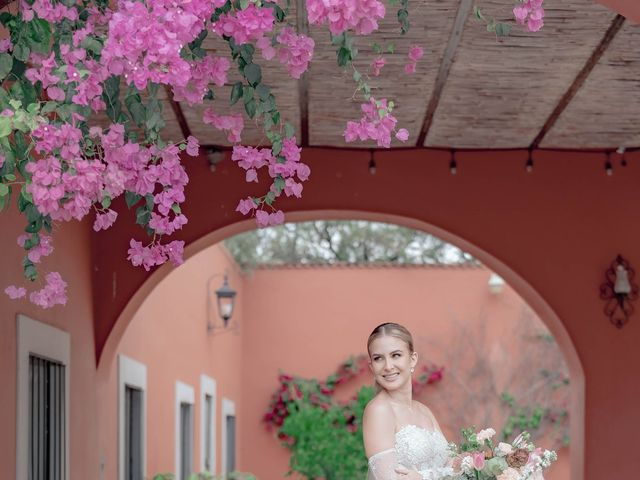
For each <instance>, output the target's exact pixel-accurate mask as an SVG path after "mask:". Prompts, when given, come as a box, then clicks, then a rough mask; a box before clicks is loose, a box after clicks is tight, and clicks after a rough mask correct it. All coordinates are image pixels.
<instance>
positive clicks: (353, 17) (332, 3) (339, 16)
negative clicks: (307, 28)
mask: <svg viewBox="0 0 640 480" xmlns="http://www.w3.org/2000/svg"><path fill="white" fill-rule="evenodd" d="M307 16H308V19H309V23H311V24H313V25H321V24H323V23H325V22H327V23H328V24H329V31H330V32H331V33H332V34H333V35H340V34H341V33H343V32H345V31H346V30H349V29H351V30H354V31H355V32H356V33H357V34H358V35H369V34H370V33H371V32H373V31H374V30H377V29H378V20H380V19H382V18H384V16H385V8H384V5H383V4H382V3H381V2H379V1H378V0H346V1H345V0H307Z"/></svg>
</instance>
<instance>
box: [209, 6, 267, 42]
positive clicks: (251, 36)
mask: <svg viewBox="0 0 640 480" xmlns="http://www.w3.org/2000/svg"><path fill="white" fill-rule="evenodd" d="M274 22H275V18H274V17H273V9H272V8H268V7H257V6H256V5H255V4H253V3H250V4H249V5H248V6H247V8H245V9H244V10H240V11H238V12H235V14H234V13H231V12H229V13H225V14H223V15H221V16H220V18H219V19H218V21H216V22H214V23H213V24H212V25H211V28H212V29H213V31H214V32H215V33H217V34H218V35H220V36H221V37H230V38H233V40H234V41H235V42H236V43H237V44H238V45H242V44H244V43H248V42H251V41H258V40H260V39H261V38H263V37H264V34H265V33H268V32H270V31H272V30H273V24H274Z"/></svg>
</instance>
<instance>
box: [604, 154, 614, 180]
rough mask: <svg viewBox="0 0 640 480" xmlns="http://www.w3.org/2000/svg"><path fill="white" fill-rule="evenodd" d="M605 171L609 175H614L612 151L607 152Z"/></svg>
mask: <svg viewBox="0 0 640 480" xmlns="http://www.w3.org/2000/svg"><path fill="white" fill-rule="evenodd" d="M604 171H605V172H607V175H609V176H611V175H613V164H612V163H611V152H607V161H606V162H605V164H604Z"/></svg>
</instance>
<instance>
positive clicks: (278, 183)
mask: <svg viewBox="0 0 640 480" xmlns="http://www.w3.org/2000/svg"><path fill="white" fill-rule="evenodd" d="M273 186H274V187H275V188H276V190H277V191H278V193H280V192H282V189H283V188H284V186H285V182H284V178H282V177H281V176H280V175H278V176H277V177H276V178H275V180H274V181H273Z"/></svg>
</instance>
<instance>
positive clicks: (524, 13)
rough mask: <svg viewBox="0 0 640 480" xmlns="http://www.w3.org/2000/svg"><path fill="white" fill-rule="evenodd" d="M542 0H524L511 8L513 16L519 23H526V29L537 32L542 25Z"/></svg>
mask: <svg viewBox="0 0 640 480" xmlns="http://www.w3.org/2000/svg"><path fill="white" fill-rule="evenodd" d="M542 2H543V0H525V1H523V2H522V3H521V4H520V5H517V6H515V7H514V8H513V16H514V17H515V19H516V22H517V23H519V24H520V25H524V24H525V23H526V24H527V30H528V31H530V32H537V31H539V30H540V29H541V28H542V27H543V26H544V9H543V8H542Z"/></svg>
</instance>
